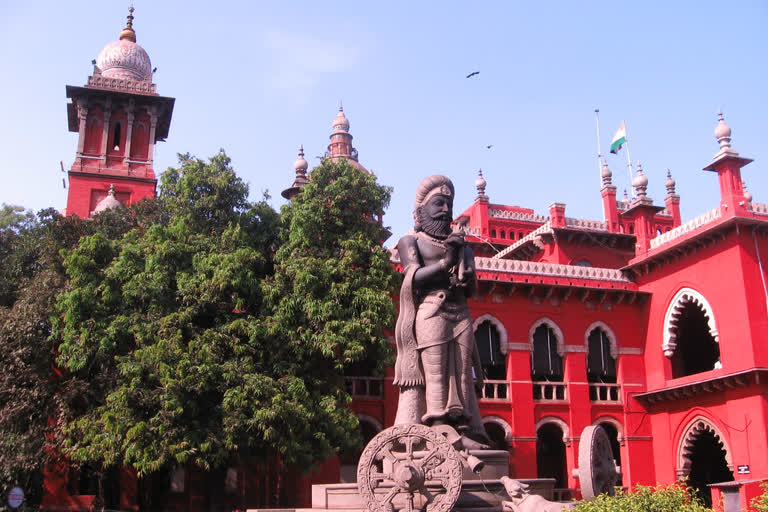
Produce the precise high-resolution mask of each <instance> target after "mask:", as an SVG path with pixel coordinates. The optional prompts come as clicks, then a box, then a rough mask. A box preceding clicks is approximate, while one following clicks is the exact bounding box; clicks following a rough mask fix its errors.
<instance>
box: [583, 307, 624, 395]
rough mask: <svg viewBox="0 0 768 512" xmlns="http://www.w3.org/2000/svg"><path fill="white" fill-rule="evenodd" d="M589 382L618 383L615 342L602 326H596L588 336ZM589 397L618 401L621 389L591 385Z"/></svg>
mask: <svg viewBox="0 0 768 512" xmlns="http://www.w3.org/2000/svg"><path fill="white" fill-rule="evenodd" d="M596 323H597V322H596ZM593 325H594V324H593ZM587 382H590V383H598V384H615V383H616V346H615V342H614V343H612V342H611V337H610V336H609V335H608V333H607V332H606V331H605V330H604V329H602V328H601V327H595V328H594V329H592V330H591V331H589V335H588V336H587ZM589 399H590V400H592V401H603V400H612V401H616V400H618V399H619V390H618V388H616V387H610V386H589Z"/></svg>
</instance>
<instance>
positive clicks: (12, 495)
mask: <svg viewBox="0 0 768 512" xmlns="http://www.w3.org/2000/svg"><path fill="white" fill-rule="evenodd" d="M22 501H24V491H22V490H21V487H14V488H13V489H11V492H9V493H8V505H10V506H11V508H18V506H19V505H21V502H22Z"/></svg>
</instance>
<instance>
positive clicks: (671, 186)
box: [664, 169, 675, 196]
mask: <svg viewBox="0 0 768 512" xmlns="http://www.w3.org/2000/svg"><path fill="white" fill-rule="evenodd" d="M664 185H665V186H666V187H667V195H668V196H673V195H675V180H673V179H672V171H670V170H669V169H667V181H665V182H664Z"/></svg>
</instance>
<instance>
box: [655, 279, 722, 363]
mask: <svg viewBox="0 0 768 512" xmlns="http://www.w3.org/2000/svg"><path fill="white" fill-rule="evenodd" d="M663 349H664V354H665V355H666V356H667V357H669V358H670V359H671V362H672V376H673V377H674V378H677V377H685V376H686V375H693V374H695V373H701V372H706V371H709V370H713V369H715V368H720V367H721V364H720V347H719V345H718V343H717V328H716V327H715V318H714V314H713V312H712V308H711V307H710V305H709V303H708V302H707V300H706V299H705V298H704V297H703V296H702V295H701V294H700V293H698V292H696V291H695V290H691V289H690V288H684V289H682V290H680V291H679V292H678V293H677V294H676V295H675V298H674V299H672V302H671V303H670V305H669V308H668V309H667V314H666V315H665V319H664V346H663Z"/></svg>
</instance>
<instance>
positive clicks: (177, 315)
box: [56, 152, 278, 474]
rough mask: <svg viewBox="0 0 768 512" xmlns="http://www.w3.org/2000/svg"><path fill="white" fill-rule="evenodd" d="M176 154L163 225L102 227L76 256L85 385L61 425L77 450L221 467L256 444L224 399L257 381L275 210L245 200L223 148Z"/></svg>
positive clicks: (141, 461) (76, 321)
mask: <svg viewBox="0 0 768 512" xmlns="http://www.w3.org/2000/svg"><path fill="white" fill-rule="evenodd" d="M180 163H181V164H182V166H181V168H180V169H169V171H168V172H166V173H165V174H164V175H163V178H162V183H161V187H160V197H159V201H160V202H161V204H162V205H163V208H164V210H165V213H166V214H167V215H166V217H167V219H168V221H167V223H155V224H152V225H149V226H146V227H137V228H135V229H132V230H130V231H128V232H127V233H126V234H125V236H123V237H122V238H120V239H115V240H110V239H109V238H108V237H106V236H104V235H103V234H101V233H95V234H93V235H91V236H89V237H85V238H83V239H81V240H80V244H79V246H78V247H77V248H76V249H74V250H72V251H69V252H68V253H67V255H66V259H65V264H66V267H67V272H68V274H69V277H70V289H69V290H68V291H67V292H65V293H63V294H62V295H61V296H60V297H59V300H58V306H57V307H58V311H59V313H60V320H59V321H57V323H56V332H57V334H59V335H60V337H61V345H60V347H59V351H60V356H59V362H60V364H61V365H62V366H63V367H65V368H66V369H67V370H68V371H69V372H71V373H72V375H74V376H77V378H79V379H81V380H82V381H83V382H86V383H87V385H88V388H89V393H88V394H87V397H86V399H85V400H83V402H82V403H81V406H82V411H81V413H80V414H78V415H77V416H76V417H75V418H74V419H73V421H71V422H70V423H69V424H68V425H67V426H66V428H65V432H66V434H67V437H68V441H67V444H66V452H67V453H68V454H69V455H70V456H71V457H72V458H74V459H75V460H80V461H89V462H91V463H93V462H97V463H99V464H100V465H101V466H102V467H108V466H111V465H114V464H123V465H130V466H133V467H134V468H135V469H137V470H138V472H139V474H148V473H152V472H154V471H157V470H159V469H161V468H163V467H169V466H173V465H175V464H179V463H186V462H194V463H196V464H198V465H200V466H202V467H211V466H212V465H220V464H221V463H223V462H224V461H225V460H227V459H228V457H229V455H230V454H231V453H232V452H233V451H234V450H237V449H238V448H240V447H241V446H243V447H247V446H249V445H250V444H251V443H250V439H251V437H250V433H249V431H248V430H247V428H246V426H244V425H243V424H242V423H236V424H233V423H232V418H231V417H230V415H229V414H228V413H227V403H228V395H229V394H230V393H231V391H230V389H231V388H237V386H238V385H242V382H243V381H245V382H257V383H258V382H259V381H260V377H261V376H260V374H259V371H260V370H261V368H259V367H257V366H256V363H258V362H259V359H258V356H259V353H260V351H262V350H263V349H264V347H262V346H261V345H260V343H261V342H262V341H263V339H262V338H261V337H260V336H259V333H258V324H259V321H258V319H259V317H260V315H261V314H262V311H261V310H262V297H261V292H260V281H261V279H262V278H263V277H264V276H266V275H268V274H269V273H271V269H272V262H271V258H272V253H273V251H274V243H275V241H276V235H277V220H278V218H277V214H276V213H275V212H274V211H273V210H272V209H271V208H270V207H269V206H268V205H266V204H265V203H264V202H263V201H262V202H260V203H256V204H251V203H249V202H248V201H247V193H248V188H247V186H246V185H245V184H244V183H243V182H242V181H241V180H240V179H239V178H238V177H237V176H236V175H235V173H234V171H233V169H232V167H231V165H230V160H229V158H228V157H227V156H226V155H225V154H224V153H223V152H220V153H219V154H217V155H216V156H214V157H213V158H211V159H210V161H209V162H203V161H201V160H199V159H196V158H193V157H191V156H189V155H180ZM254 235H256V236H254ZM257 386H258V387H259V389H260V392H262V393H269V388H268V387H267V386H263V387H262V386H259V385H258V384H257Z"/></svg>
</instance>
